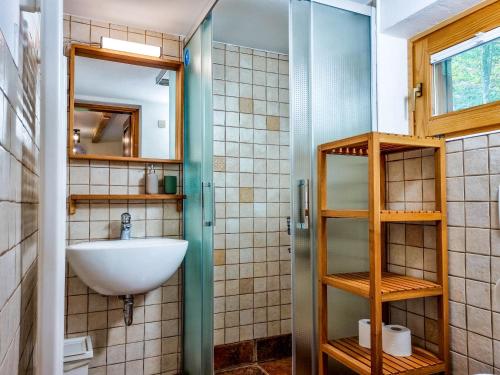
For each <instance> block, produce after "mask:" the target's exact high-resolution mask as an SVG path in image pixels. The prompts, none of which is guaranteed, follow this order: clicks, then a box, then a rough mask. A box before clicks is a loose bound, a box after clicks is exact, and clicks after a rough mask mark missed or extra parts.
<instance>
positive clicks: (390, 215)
mask: <svg viewBox="0 0 500 375" xmlns="http://www.w3.org/2000/svg"><path fill="white" fill-rule="evenodd" d="M442 218H443V215H442V214H441V212H440V211H394V210H382V211H381V212H380V220H381V221H384V222H394V221H440V220H441V219H442Z"/></svg>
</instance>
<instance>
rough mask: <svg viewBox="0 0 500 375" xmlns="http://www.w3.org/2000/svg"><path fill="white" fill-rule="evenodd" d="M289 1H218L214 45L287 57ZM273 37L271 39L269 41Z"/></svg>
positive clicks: (214, 20)
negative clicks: (232, 46) (238, 47)
mask: <svg viewBox="0 0 500 375" xmlns="http://www.w3.org/2000/svg"><path fill="white" fill-rule="evenodd" d="M288 3H289V1H288V0H219V2H218V3H217V5H216V6H215V8H214V10H213V13H212V15H213V18H212V20H213V35H214V36H213V38H214V40H215V41H218V42H223V43H229V44H236V45H239V46H245V47H251V48H256V49H262V50H266V51H273V52H281V53H288ZM271 36H272V37H271Z"/></svg>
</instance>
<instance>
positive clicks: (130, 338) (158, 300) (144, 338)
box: [64, 16, 182, 375]
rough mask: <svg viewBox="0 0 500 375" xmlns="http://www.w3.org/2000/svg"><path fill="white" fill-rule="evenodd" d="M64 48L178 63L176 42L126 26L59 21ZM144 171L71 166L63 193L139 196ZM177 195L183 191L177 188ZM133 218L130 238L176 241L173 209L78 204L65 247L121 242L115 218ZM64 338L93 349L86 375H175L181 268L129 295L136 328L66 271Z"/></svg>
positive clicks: (115, 303)
mask: <svg viewBox="0 0 500 375" xmlns="http://www.w3.org/2000/svg"><path fill="white" fill-rule="evenodd" d="M64 25H65V43H71V42H78V43H85V44H90V43H99V38H100V36H102V35H105V36H111V37H113V38H123V39H127V40H132V41H135V42H142V43H145V42H146V43H149V44H155V45H160V46H163V54H164V57H169V58H172V57H174V58H178V57H179V56H180V55H181V53H180V51H181V44H180V38H179V37H177V36H170V35H166V34H161V33H157V32H153V31H145V30H137V29H132V28H129V27H126V26H119V25H113V24H109V23H105V22H100V21H99V22H96V21H93V20H85V19H82V18H77V17H73V16H65V17H64ZM145 170H146V164H144V163H126V162H107V161H91V162H89V161H76V160H72V161H70V163H69V173H68V194H89V193H90V194H94V193H95V194H127V193H129V194H140V193H144V174H145ZM156 173H157V174H158V177H159V180H160V181H162V180H163V178H162V177H163V176H164V175H175V176H177V180H178V183H179V184H181V183H182V166H179V165H170V164H164V165H161V164H160V165H156ZM178 191H182V186H181V185H179V186H178ZM123 212H129V213H130V214H131V215H132V237H134V238H142V237H161V236H168V237H172V238H182V214H181V213H178V212H177V211H176V204H175V203H172V202H145V201H128V202H127V201H123V202H120V201H115V202H113V203H111V204H110V202H108V201H103V202H92V203H89V202H81V203H80V204H78V205H77V209H76V213H75V214H74V215H71V216H68V229H67V240H68V243H76V242H81V241H88V240H105V239H114V238H119V236H120V215H121V214H122V213H123ZM66 302H67V307H66V326H65V327H66V336H67V337H74V336H84V335H90V336H91V337H92V342H93V346H94V359H93V360H92V362H91V365H90V367H91V369H90V374H91V375H97V374H99V375H101V374H108V375H109V374H113V375H123V374H127V375H139V374H144V375H147V374H177V373H178V372H179V371H180V361H181V358H180V356H181V347H182V342H181V328H182V327H181V310H182V274H181V269H179V271H178V272H177V273H176V274H175V275H174V276H172V277H171V278H170V280H168V281H167V282H166V283H165V284H164V285H163V286H162V287H160V288H158V289H156V290H154V291H152V292H149V293H147V294H146V295H138V296H135V308H134V322H133V325H131V326H129V327H126V326H125V325H124V322H123V313H122V308H123V303H122V302H121V300H119V298H118V297H104V296H101V295H99V294H97V293H96V292H95V291H93V290H91V289H90V288H87V287H86V285H84V284H83V283H82V281H80V279H79V278H78V277H76V276H75V274H74V273H73V272H72V270H71V269H70V268H69V269H68V273H67V278H66Z"/></svg>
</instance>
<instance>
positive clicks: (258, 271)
mask: <svg viewBox="0 0 500 375" xmlns="http://www.w3.org/2000/svg"><path fill="white" fill-rule="evenodd" d="M213 63H214V64H213V72H214V74H213V78H214V79H213V87H214V97H213V108H214V115H213V116H214V154H215V155H216V156H215V158H214V182H215V186H216V192H215V200H216V216H217V225H216V226H215V238H214V261H215V266H214V283H215V301H214V307H215V314H214V329H215V332H214V336H215V344H216V345H220V344H229V343H234V342H239V341H244V340H252V339H256V338H262V337H269V336H275V335H279V334H287V333H290V332H291V313H290V310H291V305H290V302H291V293H290V253H289V241H290V240H289V237H288V235H287V232H286V231H287V225H286V217H287V216H289V214H290V213H289V210H290V192H289V174H290V162H289V160H290V159H289V147H288V145H289V142H288V138H289V129H288V63H287V57H286V56H284V55H280V54H275V53H266V52H264V51H258V50H253V49H249V48H244V47H239V46H233V45H226V44H221V43H214V48H213Z"/></svg>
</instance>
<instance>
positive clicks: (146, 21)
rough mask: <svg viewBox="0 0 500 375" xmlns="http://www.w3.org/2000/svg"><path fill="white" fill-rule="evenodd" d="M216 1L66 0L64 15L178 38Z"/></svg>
mask: <svg viewBox="0 0 500 375" xmlns="http://www.w3.org/2000/svg"><path fill="white" fill-rule="evenodd" d="M212 3H213V0H64V12H65V13H68V14H72V15H75V16H80V17H85V18H91V19H95V20H101V21H107V22H112V23H116V24H119V25H127V26H130V27H137V28H142V29H148V30H153V31H162V32H165V33H169V34H175V35H187V34H188V33H189V32H190V31H191V29H192V28H193V27H195V26H197V24H198V23H199V22H200V21H201V20H202V18H203V17H204V16H205V15H206V14H207V12H208V11H209V8H210V6H211V4H212Z"/></svg>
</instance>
